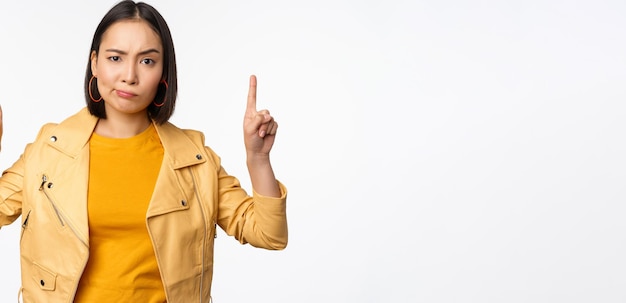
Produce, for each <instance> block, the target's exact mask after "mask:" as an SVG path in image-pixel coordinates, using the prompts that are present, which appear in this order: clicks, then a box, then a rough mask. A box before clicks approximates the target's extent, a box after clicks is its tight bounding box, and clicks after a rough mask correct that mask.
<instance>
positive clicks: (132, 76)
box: [122, 63, 138, 85]
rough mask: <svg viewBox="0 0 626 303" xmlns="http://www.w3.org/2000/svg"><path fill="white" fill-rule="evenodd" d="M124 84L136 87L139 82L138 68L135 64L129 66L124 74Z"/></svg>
mask: <svg viewBox="0 0 626 303" xmlns="http://www.w3.org/2000/svg"><path fill="white" fill-rule="evenodd" d="M122 82H124V83H126V84H128V85H135V84H137V82H138V79H137V67H136V66H135V65H134V64H132V63H131V64H127V65H126V67H125V69H124V71H123V72H122Z"/></svg>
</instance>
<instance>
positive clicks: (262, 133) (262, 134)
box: [259, 130, 265, 138]
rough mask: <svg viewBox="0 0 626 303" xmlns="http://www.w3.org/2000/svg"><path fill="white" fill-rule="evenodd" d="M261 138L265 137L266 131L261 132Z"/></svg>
mask: <svg viewBox="0 0 626 303" xmlns="http://www.w3.org/2000/svg"><path fill="white" fill-rule="evenodd" d="M259 137H261V138H263V137H265V131H264V130H262V131H261V132H259Z"/></svg>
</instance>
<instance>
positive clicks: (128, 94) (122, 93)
mask: <svg viewBox="0 0 626 303" xmlns="http://www.w3.org/2000/svg"><path fill="white" fill-rule="evenodd" d="M115 93H117V95H118V96H120V97H122V98H132V97H135V96H137V95H136V94H133V93H131V92H127V91H123V90H119V89H117V90H115Z"/></svg>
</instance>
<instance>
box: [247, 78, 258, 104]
mask: <svg viewBox="0 0 626 303" xmlns="http://www.w3.org/2000/svg"><path fill="white" fill-rule="evenodd" d="M247 109H248V110H253V111H255V112H256V76H255V75H251V76H250V88H249V89H248V107H247Z"/></svg>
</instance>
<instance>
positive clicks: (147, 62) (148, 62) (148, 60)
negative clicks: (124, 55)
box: [141, 58, 154, 65]
mask: <svg viewBox="0 0 626 303" xmlns="http://www.w3.org/2000/svg"><path fill="white" fill-rule="evenodd" d="M141 63H142V64H147V65H151V64H154V60H152V59H149V58H145V59H141Z"/></svg>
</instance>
